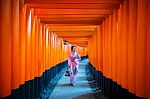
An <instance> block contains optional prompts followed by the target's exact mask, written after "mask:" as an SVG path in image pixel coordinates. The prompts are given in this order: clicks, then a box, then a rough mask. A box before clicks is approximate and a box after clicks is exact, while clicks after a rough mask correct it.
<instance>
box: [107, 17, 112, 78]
mask: <svg viewBox="0 0 150 99" xmlns="http://www.w3.org/2000/svg"><path fill="white" fill-rule="evenodd" d="M107 24H108V34H107V41H108V42H107V46H108V50H107V51H108V52H107V53H108V54H107V55H108V56H107V57H108V59H107V63H108V65H107V66H108V68H107V69H108V71H107V72H108V78H110V79H111V77H112V15H109V17H108V23H107Z"/></svg>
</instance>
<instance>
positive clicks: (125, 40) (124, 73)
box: [120, 0, 130, 89]
mask: <svg viewBox="0 0 150 99" xmlns="http://www.w3.org/2000/svg"><path fill="white" fill-rule="evenodd" d="M122 9H123V10H122V17H121V18H122V32H121V36H122V40H121V43H122V44H121V45H122V46H121V47H122V48H121V54H122V56H121V67H120V68H121V73H122V87H123V88H125V89H127V88H128V79H127V77H128V75H127V74H128V73H127V72H128V71H127V68H128V63H127V48H128V34H129V31H128V30H129V27H128V26H129V2H128V0H125V1H124V3H123V8H122ZM129 68H130V67H129Z"/></svg>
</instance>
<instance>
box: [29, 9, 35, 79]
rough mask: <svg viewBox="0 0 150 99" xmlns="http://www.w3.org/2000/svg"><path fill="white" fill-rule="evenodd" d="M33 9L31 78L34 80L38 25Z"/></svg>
mask: <svg viewBox="0 0 150 99" xmlns="http://www.w3.org/2000/svg"><path fill="white" fill-rule="evenodd" d="M33 10H34V9H32V10H31V11H32V12H31V18H32V19H31V20H32V21H31V25H32V26H31V66H30V67H31V79H30V80H33V79H34V76H35V52H36V51H35V32H36V31H35V25H36V17H35V16H34V13H33Z"/></svg>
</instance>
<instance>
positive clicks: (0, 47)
mask: <svg viewBox="0 0 150 99" xmlns="http://www.w3.org/2000/svg"><path fill="white" fill-rule="evenodd" d="M11 3H12V0H0V12H1V14H0V98H1V97H5V96H7V95H10V94H11V36H12V31H11Z"/></svg>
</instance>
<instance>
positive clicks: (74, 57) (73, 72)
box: [68, 46, 81, 86]
mask: <svg viewBox="0 0 150 99" xmlns="http://www.w3.org/2000/svg"><path fill="white" fill-rule="evenodd" d="M71 51H72V52H71V53H70V55H69V58H68V68H69V71H70V83H71V85H73V86H74V85H75V82H76V76H77V73H78V65H79V60H81V58H80V55H79V54H78V53H77V52H76V46H71Z"/></svg>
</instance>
